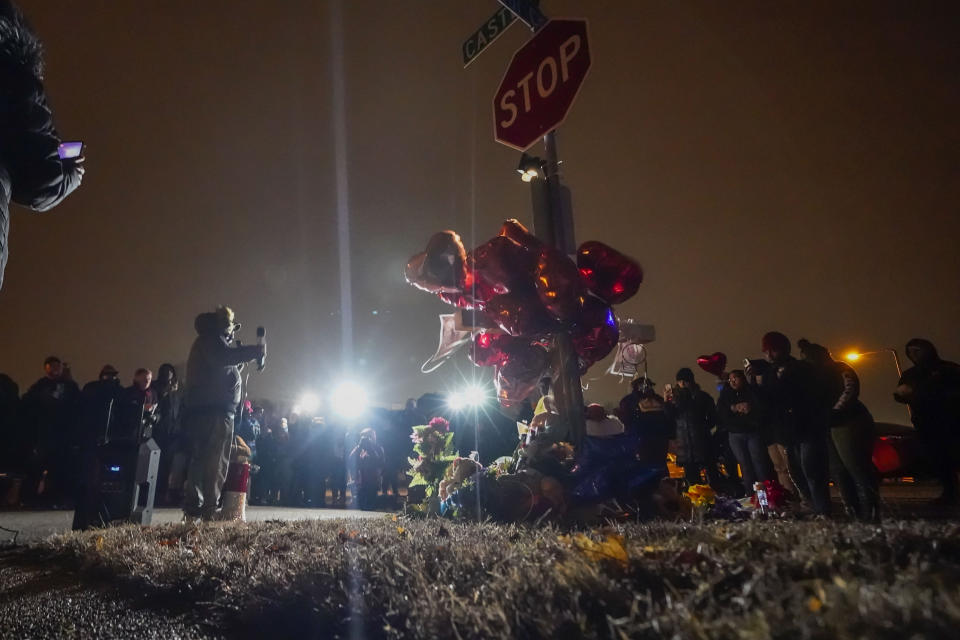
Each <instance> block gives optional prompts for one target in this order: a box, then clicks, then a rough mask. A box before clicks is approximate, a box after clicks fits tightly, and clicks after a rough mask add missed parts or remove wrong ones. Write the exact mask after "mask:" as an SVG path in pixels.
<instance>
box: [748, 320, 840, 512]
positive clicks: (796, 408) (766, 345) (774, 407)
mask: <svg viewBox="0 0 960 640" xmlns="http://www.w3.org/2000/svg"><path fill="white" fill-rule="evenodd" d="M761 349H762V350H763V354H764V357H765V358H766V360H767V362H769V363H770V370H769V371H768V372H767V373H766V374H765V375H764V376H763V377H762V380H761V381H760V390H761V397H762V399H763V400H764V402H765V405H766V420H767V422H768V424H767V428H768V433H769V435H770V437H771V438H772V440H773V442H774V443H776V444H779V445H782V446H784V447H785V449H786V453H787V464H788V467H789V470H790V477H791V479H792V480H793V484H794V486H795V487H796V488H797V490H798V491H799V493H800V495H801V496H803V498H804V500H805V501H806V502H807V503H809V504H810V506H811V507H812V509H813V511H814V513H816V514H817V515H821V516H828V515H829V514H830V507H831V505H830V488H829V474H828V472H827V461H828V458H829V454H828V447H827V439H828V437H829V420H830V403H829V399H828V397H827V395H826V394H825V393H824V392H823V389H824V385H823V384H822V383H821V382H820V381H819V380H818V376H817V371H816V369H815V367H814V366H813V364H811V363H810V362H806V361H801V360H797V359H796V358H794V357H793V356H791V355H790V340H789V339H788V338H787V337H786V336H785V335H783V334H782V333H780V332H778V331H770V332H768V333H767V334H765V335H764V336H763V339H762V340H761Z"/></svg>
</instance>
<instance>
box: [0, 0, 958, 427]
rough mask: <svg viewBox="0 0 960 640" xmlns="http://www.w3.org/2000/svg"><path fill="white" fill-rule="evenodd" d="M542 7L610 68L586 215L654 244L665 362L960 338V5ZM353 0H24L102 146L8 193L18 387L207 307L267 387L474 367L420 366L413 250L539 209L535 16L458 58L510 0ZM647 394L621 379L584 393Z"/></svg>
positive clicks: (621, 245)
mask: <svg viewBox="0 0 960 640" xmlns="http://www.w3.org/2000/svg"><path fill="white" fill-rule="evenodd" d="M541 4H542V5H543V8H544V9H545V11H546V12H547V13H548V15H556V16H572V17H585V18H588V19H589V21H590V35H591V44H590V46H591V50H592V55H593V68H592V70H591V72H590V75H589V76H588V77H587V80H586V82H585V84H584V87H583V89H582V91H581V92H580V96H579V98H578V101H577V103H576V104H575V105H574V107H573V110H572V111H571V113H570V115H569V117H568V118H567V121H566V123H565V125H564V127H563V128H562V129H561V130H560V132H559V138H558V141H559V149H560V154H561V157H562V158H563V160H564V164H563V168H564V174H565V180H566V182H567V184H568V185H569V186H570V187H571V189H572V190H573V199H574V207H575V216H576V232H577V239H578V241H584V240H590V239H596V240H601V241H604V242H608V243H610V244H612V245H613V246H614V247H616V248H618V249H620V250H621V251H623V252H625V253H627V254H629V255H632V256H634V257H635V258H637V259H638V260H639V261H640V262H641V264H643V266H644V269H645V272H646V281H645V283H644V284H643V286H642V287H641V290H640V293H639V294H638V295H637V296H636V297H635V298H634V299H633V300H631V301H630V302H628V303H627V304H625V305H623V306H622V307H620V308H619V309H618V312H619V314H620V315H621V316H622V317H630V318H635V319H637V320H639V321H643V322H648V323H653V324H655V325H656V328H657V334H658V339H657V342H655V343H654V344H653V345H651V346H650V364H651V376H652V377H653V378H654V379H655V380H656V382H657V383H661V384H662V383H664V382H669V381H672V376H673V374H674V373H675V372H676V369H677V368H678V367H680V366H693V367H694V368H695V358H696V356H697V355H699V354H701V353H709V352H713V351H724V352H726V353H727V354H728V356H729V357H730V360H731V362H732V363H738V362H740V361H741V360H742V358H743V357H744V356H750V357H758V356H759V355H760V354H759V348H760V337H761V335H762V334H763V333H764V332H766V331H768V330H771V329H777V330H780V331H783V332H784V333H786V334H787V335H788V336H790V337H791V339H793V340H794V341H795V340H796V339H798V338H800V337H806V338H808V339H810V340H813V341H818V342H822V343H823V344H825V345H827V346H828V347H830V348H831V349H833V350H834V351H835V352H843V351H846V350H847V349H848V348H850V347H859V348H861V349H869V348H878V347H886V346H896V347H898V348H899V349H901V352H902V346H903V344H904V343H905V342H906V341H907V340H908V339H909V338H911V337H914V336H922V337H927V338H929V339H931V340H933V341H934V343H935V344H937V346H938V347H939V348H940V351H941V355H943V356H944V357H946V358H948V359H954V360H958V359H960V297H958V291H960V254H958V251H957V244H958V238H960V222H958V202H960V180H958V167H960V151H958V150H960V117H958V114H960V82H958V77H960V76H958V71H960V47H958V46H957V32H958V25H960V21H958V19H957V17H958V15H957V14H958V11H957V6H958V5H957V3H946V2H944V3H933V2H912V3H906V2H877V1H872V2H843V3H837V2H776V3H771V2H737V3H729V2H728V3H717V2H713V1H711V0H702V1H693V0H691V1H685V2H640V1H636V2H632V1H631V2H627V1H592V2H573V1H560V0H543V2H542V3H541ZM344 5H345V6H344V7H343V11H342V16H343V20H342V24H339V25H338V24H337V22H336V21H332V19H331V16H332V15H333V13H332V12H331V6H332V5H330V4H328V3H326V2H319V1H317V0H309V1H307V0H305V1H302V2H294V1H291V0H285V1H284V2H279V3H265V2H252V1H239V2H238V1H232V2H227V1H225V0H222V1H212V0H206V1H204V2H196V1H192V2H186V1H180V0H177V1H173V0H164V1H159V0H155V1H150V2H148V1H140V2H115V1H106V0H102V1H91V0H83V1H81V0H69V1H68V0H60V1H58V2H49V1H41V0H24V1H23V2H22V4H21V6H22V7H23V9H24V12H25V13H26V14H27V16H28V17H29V18H30V20H31V21H32V23H33V25H34V27H35V28H36V30H37V32H38V33H39V35H40V36H41V38H42V39H43V40H44V41H45V43H46V46H47V89H48V93H49V95H50V98H51V101H52V104H53V107H54V110H55V114H56V120H57V124H58V127H59V129H60V131H61V133H62V135H63V137H64V138H65V139H80V140H84V141H85V142H86V143H87V145H88V149H87V159H88V160H87V169H88V170H87V174H86V177H85V180H84V184H83V186H82V187H81V189H80V190H79V191H77V192H76V193H75V194H74V195H73V196H71V197H70V198H69V199H68V200H67V201H66V202H65V203H64V204H62V205H61V206H60V207H58V208H57V209H55V210H53V211H51V212H49V213H46V214H33V213H31V212H28V211H26V210H24V209H20V208H16V207H15V208H13V209H12V230H11V238H10V251H11V255H10V262H9V266H8V268H7V273H6V280H5V282H4V288H3V290H2V291H0V309H2V313H0V333H2V335H3V336H4V345H5V346H4V349H3V357H2V359H0V370H2V371H4V372H6V373H9V374H10V375H12V376H13V377H14V379H16V380H17V381H18V382H19V383H20V384H21V386H22V387H24V388H25V387H26V386H28V385H29V384H30V383H32V382H33V381H34V380H35V379H36V378H38V377H39V376H40V375H41V374H42V362H43V359H44V357H46V356H47V355H49V354H58V355H60V356H61V357H62V358H64V359H65V360H67V361H69V362H70V363H71V364H72V366H73V370H74V373H75V377H76V378H77V379H78V381H79V382H81V383H83V382H85V381H87V380H90V379H92V378H93V377H94V376H95V375H96V373H97V371H98V370H99V368H100V366H101V365H103V364H104V363H106V362H109V363H112V364H114V365H116V366H117V367H118V368H119V369H120V370H121V375H122V376H123V379H124V382H125V383H127V384H129V382H130V381H131V379H132V374H133V371H134V369H135V368H137V367H139V366H148V367H150V368H152V369H154V370H156V368H157V367H158V366H159V364H160V363H161V362H164V361H171V362H174V363H182V362H184V361H185V360H186V355H187V352H188V350H189V348H190V344H191V341H192V339H193V337H194V335H195V334H194V330H193V318H194V316H195V315H196V314H197V313H199V312H201V311H205V310H211V309H212V308H213V307H214V306H215V305H217V304H229V305H231V306H232V307H233V308H234V309H235V310H236V312H237V315H238V317H239V318H240V320H241V321H243V322H244V325H245V326H244V330H243V332H242V334H241V338H243V339H244V340H245V341H251V342H252V341H253V340H254V328H255V327H256V325H258V324H263V325H265V326H266V328H267V331H268V336H269V338H270V341H269V345H270V352H269V366H268V369H267V371H266V372H265V373H264V374H262V375H260V376H256V375H254V376H251V381H252V389H251V393H252V394H253V395H254V396H256V397H264V396H267V397H273V398H277V399H280V400H284V399H292V398H293V397H294V396H296V395H297V394H299V392H301V391H302V390H305V389H308V388H319V389H321V390H322V389H324V388H325V385H328V384H329V381H330V380H331V378H332V376H334V375H336V374H337V373H338V372H340V371H344V370H346V371H349V374H350V375H352V376H355V377H357V378H359V379H361V380H364V381H366V382H367V383H368V384H369V385H370V386H371V388H372V389H374V395H375V399H376V400H377V401H379V402H380V403H381V404H385V405H389V404H391V403H395V402H402V401H403V400H404V399H405V398H406V397H407V396H409V395H419V394H420V393H422V392H424V391H428V390H442V389H444V388H446V387H447V386H449V385H452V384H454V383H455V381H456V380H457V379H458V376H457V375H456V374H457V370H456V369H454V368H449V369H448V368H446V367H445V368H441V369H440V370H439V371H438V372H436V373H434V374H432V375H429V376H428V375H423V374H420V373H419V366H420V363H421V362H423V361H424V360H425V359H426V358H427V357H429V356H430V355H431V354H432V353H433V351H434V349H435V348H436V342H437V334H438V327H439V322H438V320H437V314H438V313H442V312H446V311H448V310H449V309H450V307H447V306H446V305H444V304H442V303H441V302H439V301H438V300H435V299H433V298H432V297H430V296H429V295H427V294H425V293H423V292H420V291H417V290H415V289H413V288H412V287H409V286H408V285H406V284H405V283H404V280H403V275H402V269H403V265H404V263H405V262H406V260H407V259H408V258H409V256H410V255H411V254H413V253H415V252H418V251H421V250H422V249H423V247H424V246H425V244H426V240H427V238H428V237H429V235H430V234H431V233H433V232H434V231H437V230H441V229H446V228H451V229H456V230H458V231H459V232H460V233H461V234H462V235H463V237H464V242H465V243H466V244H467V245H468V249H469V248H471V247H472V246H474V245H476V244H479V243H480V242H483V241H485V240H486V239H488V238H489V237H490V236H492V235H494V234H495V233H496V231H497V229H498V228H499V224H500V222H501V221H502V220H503V219H504V218H509V217H517V218H519V219H520V220H521V221H524V222H527V223H529V222H530V218H531V215H530V204H529V202H530V200H529V191H528V187H527V185H524V184H523V183H521V182H520V181H519V179H518V176H517V174H516V172H515V171H514V169H515V167H516V164H517V160H518V153H517V152H515V151H513V150H511V149H509V148H507V147H505V146H502V145H499V144H497V143H495V142H494V141H493V132H492V116H491V105H490V103H491V100H492V97H493V94H494V92H495V90H496V88H497V84H498V83H499V80H500V78H501V76H502V74H503V71H504V70H505V69H506V66H507V64H508V61H509V59H510V57H511V56H512V54H513V52H514V50H516V49H517V48H518V47H519V46H521V45H522V43H523V42H524V40H525V38H527V37H528V35H529V31H527V30H525V29H524V28H523V26H522V25H520V24H519V23H518V24H515V25H514V26H512V27H511V28H510V30H509V31H508V32H507V33H506V34H505V35H504V36H503V37H502V38H501V39H500V40H498V41H496V42H495V43H493V44H492V45H490V46H489V47H488V49H487V50H486V51H484V52H483V54H482V55H481V56H480V57H479V59H477V60H476V61H475V62H474V63H473V64H472V65H471V66H470V67H468V68H467V69H463V68H462V62H461V57H460V45H461V43H462V41H463V40H464V39H465V38H466V37H467V36H468V35H469V34H470V33H472V32H473V30H474V29H475V28H477V27H478V26H479V25H480V24H481V23H482V22H483V21H484V20H486V19H487V18H488V17H489V16H490V15H492V14H493V13H494V12H495V11H496V10H497V8H498V7H499V5H498V4H497V3H496V2H494V1H493V0H463V1H461V2H426V1H413V0H405V1H397V2H393V1H389V2H388V1H385V0H381V1H373V0H362V1H361V0H350V1H349V2H344ZM332 29H342V31H341V34H342V40H343V47H344V48H343V64H344V67H343V77H344V83H345V94H346V96H345V98H346V102H345V104H344V113H345V115H346V125H347V127H346V137H345V140H346V147H345V149H346V169H347V173H346V177H347V179H348V182H349V191H348V193H347V199H346V203H347V204H348V206H349V218H350V225H351V242H350V255H351V264H352V269H351V276H352V301H353V314H354V319H355V321H354V327H353V329H354V340H355V362H354V363H352V364H349V365H346V364H344V363H342V362H341V326H340V320H341V309H340V290H339V286H340V285H339V283H340V274H339V271H338V255H337V214H336V203H337V191H336V185H337V182H336V179H335V144H334V126H335V124H334V123H335V118H334V117H333V116H334V113H335V109H334V101H335V93H334V91H333V78H334V71H333V70H334V65H333V59H334V58H333V57H332V56H331V51H332V46H331V39H330V34H331V32H332V31H331V30H332ZM537 150H538V148H535V151H537ZM464 362H465V359H464ZM606 364H607V363H602V364H598V365H596V366H595V367H594V369H593V370H591V372H590V373H589V374H588V377H590V378H601V375H602V371H603V369H604V367H605V365H606ZM858 370H859V371H860V373H861V376H862V378H863V384H864V398H865V400H866V402H867V404H868V406H869V407H870V409H871V410H872V411H873V413H874V415H875V416H876V417H877V418H878V419H883V420H893V421H899V422H904V421H905V420H906V412H905V411H904V410H903V408H902V407H899V406H897V405H895V404H894V403H893V402H892V401H891V400H890V399H889V398H890V392H891V391H892V388H893V386H894V385H895V382H896V374H895V371H894V368H893V363H892V359H890V358H888V357H884V356H878V357H876V358H873V359H870V360H866V361H864V362H863V363H862V364H860V365H858ZM460 371H462V372H463V374H464V375H477V374H480V373H481V370H474V369H472V366H471V365H467V366H461V367H460ZM482 373H483V375H486V376H489V372H488V371H486V370H484V371H483V372H482ZM698 378H699V380H700V381H701V382H703V383H707V382H709V377H708V375H707V374H706V373H702V372H699V374H698ZM705 386H709V385H705ZM625 392H626V385H621V386H618V385H617V381H616V379H614V378H609V377H606V378H601V379H598V380H594V381H592V382H590V386H589V388H588V390H587V391H586V394H585V395H586V399H587V401H588V402H592V401H598V402H610V401H615V400H616V399H618V398H619V397H620V396H621V395H623V394H624V393H625Z"/></svg>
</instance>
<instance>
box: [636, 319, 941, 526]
mask: <svg viewBox="0 0 960 640" xmlns="http://www.w3.org/2000/svg"><path fill="white" fill-rule="evenodd" d="M791 347H792V345H791V342H790V340H789V339H788V338H787V337H786V336H785V335H783V334H782V333H779V332H769V333H767V334H766V335H765V336H763V339H762V344H761V348H762V351H763V353H764V359H762V360H745V367H744V368H743V369H736V370H733V371H730V372H727V373H725V374H724V375H723V379H722V385H721V388H720V392H719V397H718V399H717V401H716V402H714V400H713V398H712V397H711V396H710V395H709V394H707V393H706V392H705V391H703V390H702V389H701V388H700V386H699V385H698V384H697V383H696V380H695V377H694V374H693V372H692V371H691V370H690V369H688V368H682V369H680V370H679V371H678V372H677V375H676V386H673V385H666V386H665V388H664V395H663V396H661V395H658V394H657V392H656V390H655V388H654V385H653V383H652V381H650V380H648V379H647V378H638V379H636V380H634V383H633V391H632V393H631V394H630V395H628V396H626V397H625V398H624V399H623V400H622V401H621V403H620V407H619V411H618V413H619V416H620V418H622V420H623V422H624V426H625V429H627V430H632V431H634V432H635V433H636V434H637V435H639V437H640V439H641V442H642V443H643V444H642V445H641V448H643V449H647V450H648V451H647V454H646V455H648V456H649V457H650V459H651V460H662V459H663V458H664V457H666V455H667V452H668V448H670V447H671V443H672V449H673V451H674V453H675V455H676V461H677V464H678V465H680V466H681V467H683V470H684V474H685V478H686V481H687V483H688V484H696V483H699V482H701V481H702V480H703V479H705V480H706V481H707V482H708V483H709V484H710V485H711V486H712V487H714V488H715V489H717V490H718V491H723V492H727V493H729V494H733V495H737V494H740V495H742V494H743V493H746V494H748V495H749V494H750V493H751V492H752V491H753V485H754V483H755V482H757V481H765V480H771V481H777V482H779V483H780V484H781V485H782V486H783V488H784V489H786V490H787V491H788V492H790V493H791V494H793V495H794V496H795V497H796V498H798V499H800V500H802V501H803V502H804V503H805V504H807V505H808V506H809V507H810V508H811V509H812V510H813V512H814V513H816V514H818V515H820V516H824V517H826V516H829V515H830V512H831V501H830V491H829V483H830V481H831V480H832V481H833V482H834V484H835V485H836V486H837V487H838V489H839V492H840V495H841V497H842V500H843V503H844V505H845V507H846V510H847V512H848V513H849V514H850V515H851V516H853V517H856V518H859V519H862V520H870V521H872V520H876V519H878V518H879V510H880V497H879V491H878V476H877V472H876V469H875V468H874V465H873V461H872V455H873V451H874V443H875V439H876V434H875V428H874V420H873V417H872V415H871V414H870V411H869V410H868V409H867V407H866V406H865V405H864V404H863V402H862V401H861V400H860V381H859V378H858V376H857V373H856V371H855V370H854V369H853V368H852V367H851V366H850V365H848V364H847V363H845V362H843V361H840V360H835V359H833V358H832V357H831V354H830V351H829V350H828V349H826V348H825V347H824V346H822V345H819V344H816V343H812V342H810V341H808V340H804V339H801V340H799V341H798V342H797V347H798V350H799V352H800V358H796V357H794V356H793V355H792V348H791ZM906 352H907V356H908V357H909V358H910V360H911V362H913V364H914V366H913V367H911V368H910V369H908V370H906V371H905V372H904V373H903V375H902V378H901V379H900V381H899V384H898V386H897V387H896V389H895V390H892V391H893V394H894V398H895V399H896V401H897V402H901V403H904V404H907V405H909V407H910V413H911V417H912V420H913V423H914V426H915V427H916V432H917V436H918V438H919V439H920V441H921V442H922V443H923V445H924V452H925V460H924V461H923V462H924V466H925V467H926V468H927V469H929V471H930V473H931V474H932V475H935V476H936V478H937V479H938V480H939V481H940V482H941V483H942V485H943V494H942V495H941V497H940V498H939V499H938V501H939V502H941V503H944V504H957V502H958V498H960V495H958V491H957V476H956V471H957V469H958V466H960V465H958V461H960V366H958V365H957V364H955V363H952V362H948V361H945V360H942V359H941V358H940V357H939V355H938V353H937V351H936V349H935V348H934V346H933V344H931V343H930V342H929V341H927V340H923V339H919V338H917V339H913V340H911V341H910V342H908V343H907V345H906ZM734 465H736V466H737V467H738V468H739V471H740V473H739V481H740V482H741V483H742V489H738V488H737V487H736V486H733V485H732V484H731V482H732V481H734V480H736V479H737V478H736V475H737V474H736V473H731V470H732V469H731V468H732V467H733V466H734Z"/></svg>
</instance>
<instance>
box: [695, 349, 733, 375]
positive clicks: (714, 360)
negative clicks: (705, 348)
mask: <svg viewBox="0 0 960 640" xmlns="http://www.w3.org/2000/svg"><path fill="white" fill-rule="evenodd" d="M697 364H698V365H700V368H701V369H703V370H704V371H706V372H707V373H712V374H713V375H715V376H718V377H719V376H720V374H722V373H723V370H724V369H725V368H726V366H727V356H726V354H725V353H721V352H720V351H717V352H716V353H714V354H713V355H712V356H700V357H699V358H697Z"/></svg>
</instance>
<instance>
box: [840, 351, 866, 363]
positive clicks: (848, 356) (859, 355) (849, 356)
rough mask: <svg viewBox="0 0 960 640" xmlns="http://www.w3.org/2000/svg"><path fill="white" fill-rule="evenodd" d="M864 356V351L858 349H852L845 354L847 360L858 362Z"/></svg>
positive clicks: (844, 357)
mask: <svg viewBox="0 0 960 640" xmlns="http://www.w3.org/2000/svg"><path fill="white" fill-rule="evenodd" d="M862 357H863V354H862V353H857V352H856V351H850V352H848V353H847V354H846V355H845V356H843V359H844V360H846V361H847V362H856V361H857V360H859V359H860V358H862Z"/></svg>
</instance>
